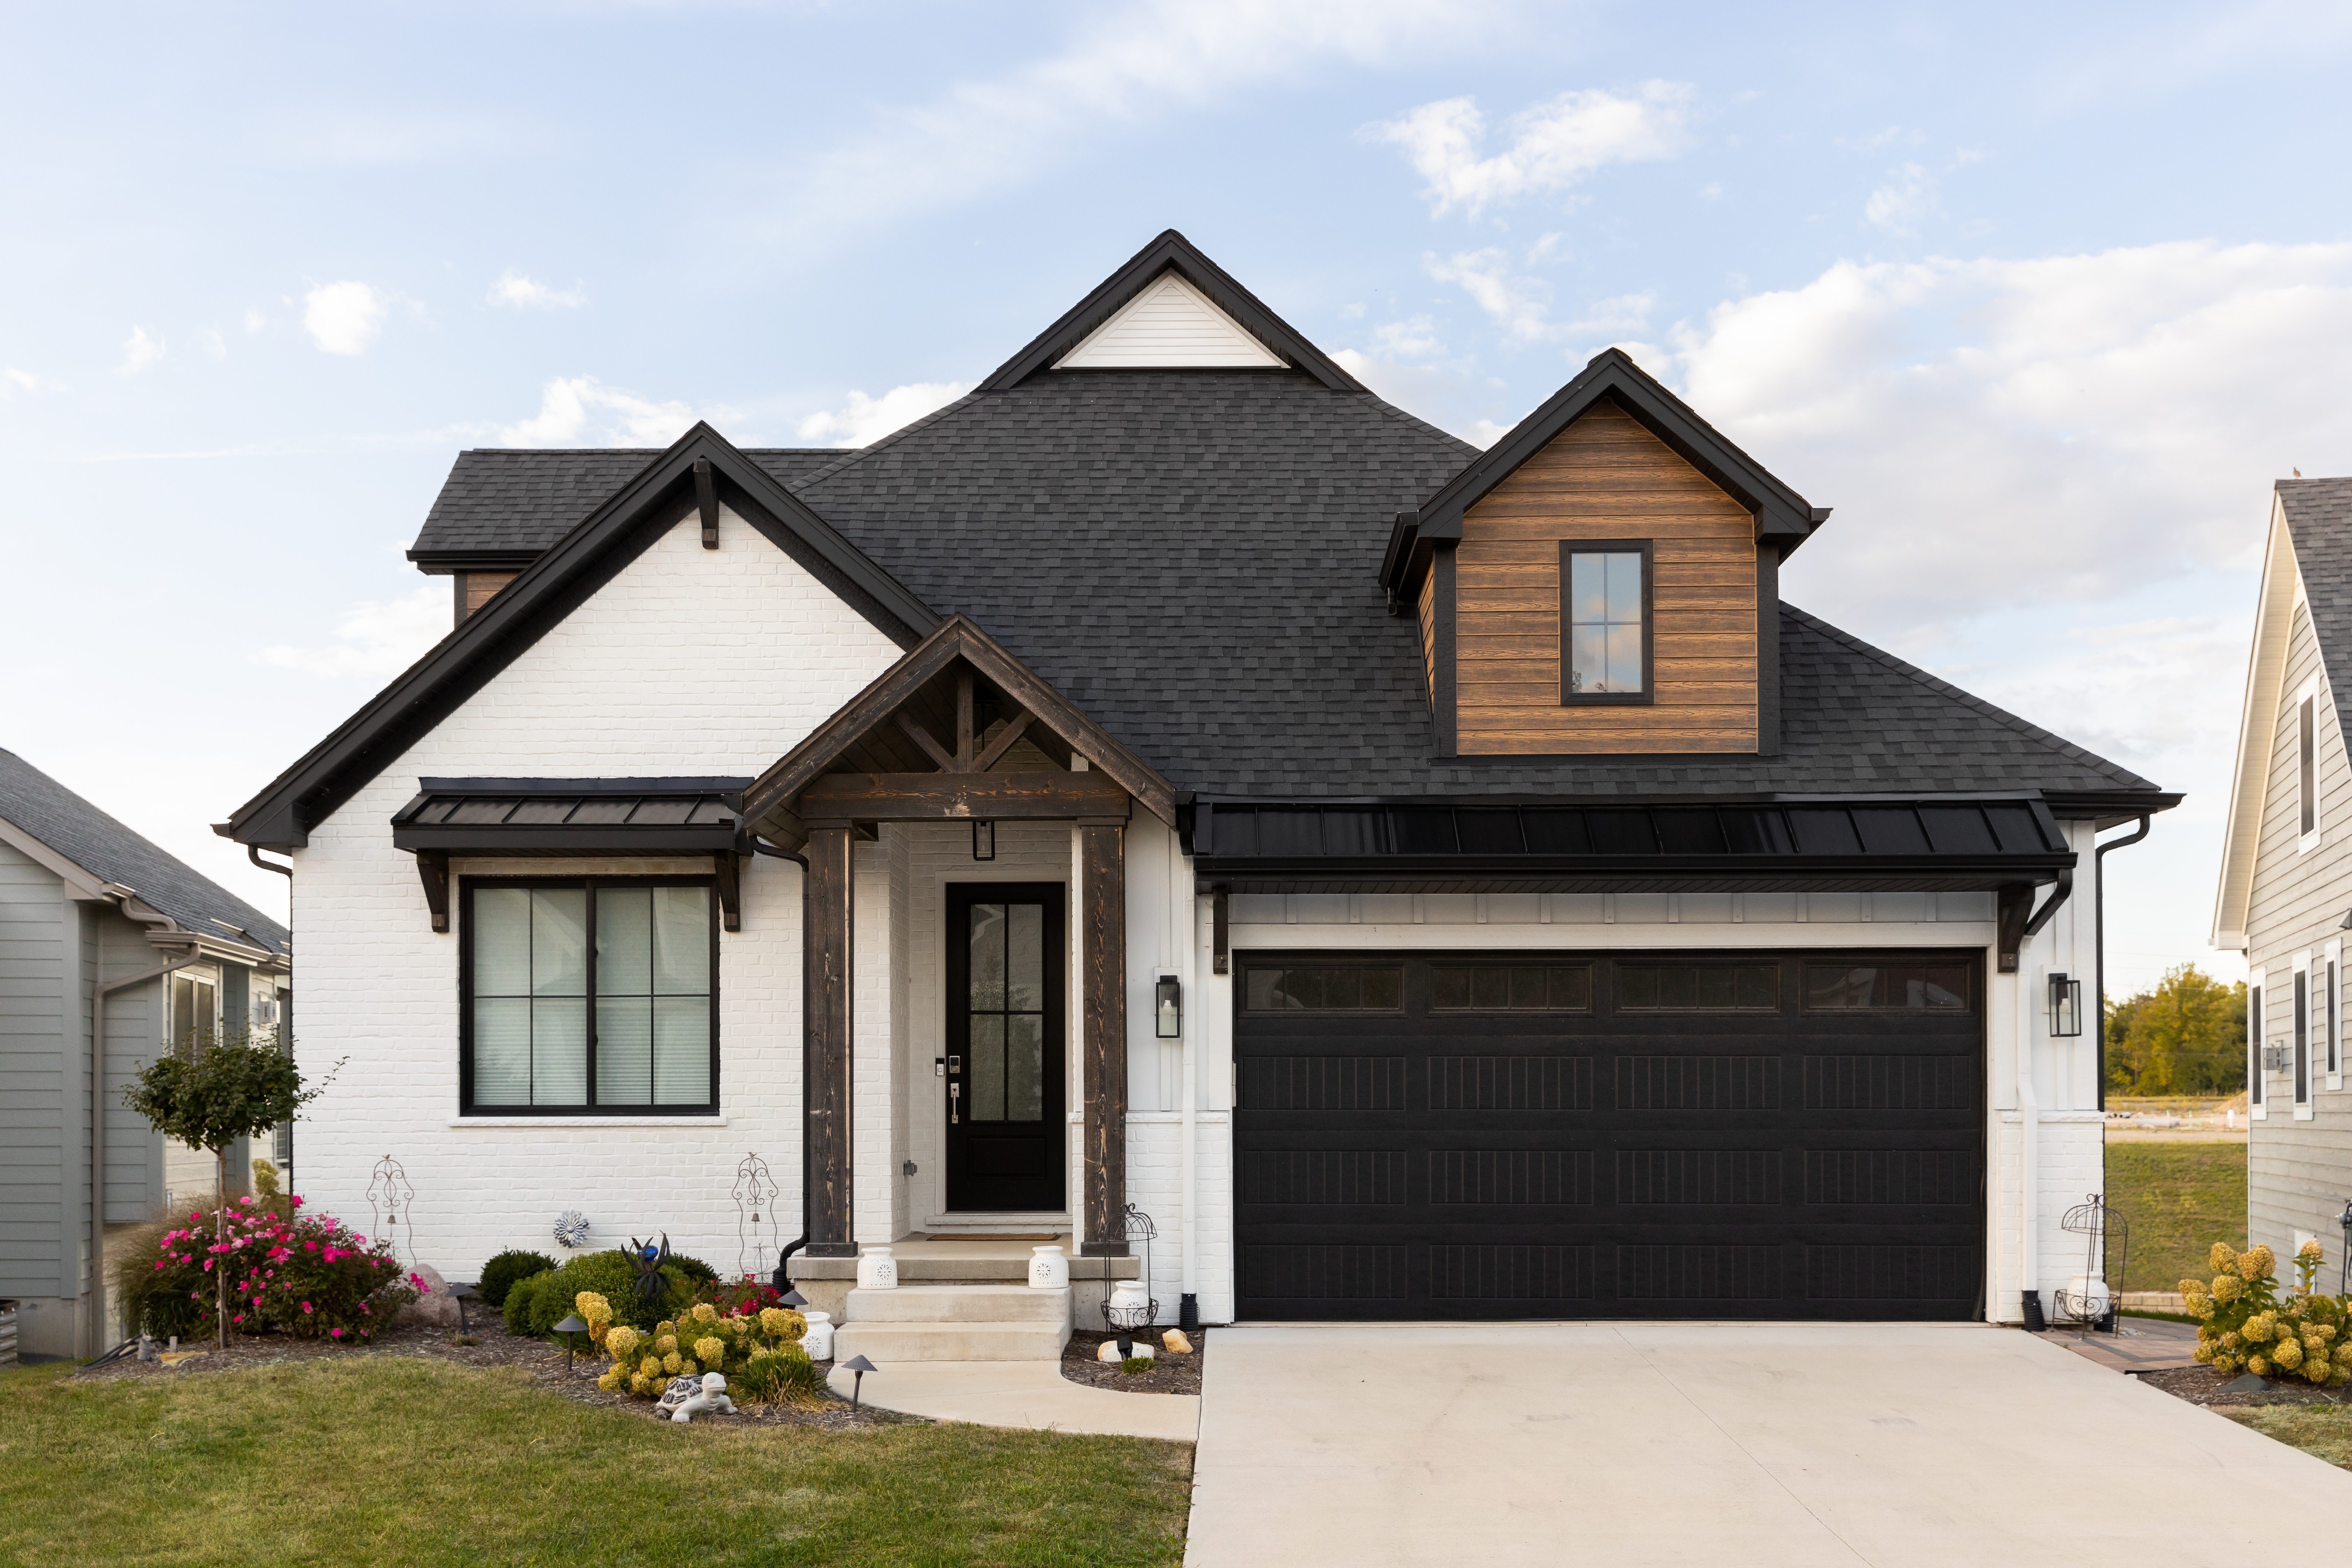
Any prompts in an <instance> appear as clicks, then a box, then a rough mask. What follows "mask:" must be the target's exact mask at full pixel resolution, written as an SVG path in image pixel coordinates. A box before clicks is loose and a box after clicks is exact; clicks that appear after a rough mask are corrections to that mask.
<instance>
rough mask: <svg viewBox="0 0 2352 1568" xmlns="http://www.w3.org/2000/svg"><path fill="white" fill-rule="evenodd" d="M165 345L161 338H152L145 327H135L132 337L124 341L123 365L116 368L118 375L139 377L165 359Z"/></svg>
mask: <svg viewBox="0 0 2352 1568" xmlns="http://www.w3.org/2000/svg"><path fill="white" fill-rule="evenodd" d="M163 353H164V343H163V339H161V338H151V337H149V336H148V335H147V329H146V328H144V327H133V328H131V335H130V336H129V337H127V338H125V339H123V340H122V363H121V364H119V365H117V366H115V367H114V369H115V374H118V375H137V374H139V373H140V372H141V371H142V370H145V369H146V368H147V367H148V366H149V365H152V364H153V363H155V362H156V361H157V360H160V359H162V358H163Z"/></svg>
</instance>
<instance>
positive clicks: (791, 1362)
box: [575, 1292, 819, 1399]
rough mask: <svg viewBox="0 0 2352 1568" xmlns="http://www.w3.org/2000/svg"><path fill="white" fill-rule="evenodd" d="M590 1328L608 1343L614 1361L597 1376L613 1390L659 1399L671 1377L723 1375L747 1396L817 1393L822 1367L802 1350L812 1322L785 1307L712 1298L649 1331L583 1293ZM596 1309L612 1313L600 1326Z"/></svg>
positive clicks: (732, 1388) (730, 1389) (602, 1385)
mask: <svg viewBox="0 0 2352 1568" xmlns="http://www.w3.org/2000/svg"><path fill="white" fill-rule="evenodd" d="M575 1307H576V1310H578V1311H579V1313H580V1315H581V1317H582V1318H583V1319H585V1320H586V1321H588V1322H589V1323H590V1324H591V1325H592V1327H591V1329H590V1332H591V1334H593V1335H594V1336H595V1338H596V1342H598V1343H599V1344H601V1345H603V1346H604V1351H605V1353H607V1354H608V1355H610V1356H611V1357H612V1358H613V1364H612V1365H611V1366H609V1367H607V1368H606V1369H605V1371H604V1376H602V1377H600V1378H598V1379H597V1380H596V1386H597V1387H599V1388H602V1389H604V1390H605V1391H606V1392H607V1393H612V1394H635V1395H636V1396H637V1397H638V1398H640V1399H654V1398H658V1397H659V1396H660V1394H661V1392H662V1390H663V1389H665V1388H667V1387H668V1386H669V1380H670V1379H671V1378H673V1377H694V1376H699V1375H701V1374H702V1373H710V1372H715V1373H722V1374H723V1375H724V1376H725V1377H726V1379H727V1388H728V1392H729V1393H730V1394H735V1395H737V1396H739V1397H741V1398H747V1399H789V1398H807V1397H809V1396H811V1395H813V1394H815V1392H816V1389H817V1386H818V1383H819V1379H818V1377H817V1375H816V1367H815V1365H814V1363H812V1362H811V1361H810V1360H809V1354H808V1352H807V1351H806V1350H804V1349H803V1348H802V1346H801V1338H802V1336H803V1335H804V1334H806V1333H807V1332H808V1320H807V1319H806V1318H803V1316H801V1315H800V1314H799V1313H798V1312H794V1311H790V1310H786V1309H784V1308H782V1307H765V1308H761V1309H759V1310H756V1311H751V1312H722V1311H720V1310H719V1308H718V1307H717V1306H716V1305H715V1304H713V1303H711V1302H709V1301H698V1302H696V1303H695V1304H694V1306H693V1308H692V1309H691V1310H688V1311H687V1312H685V1313H684V1314H682V1315H680V1316H679V1317H678V1318H677V1319H675V1320H672V1319H667V1318H665V1319H663V1320H662V1321H660V1322H658V1323H656V1324H655V1325H654V1327H653V1329H652V1331H650V1332H645V1331H639V1330H637V1329H634V1328H631V1327H630V1326H629V1325H628V1324H626V1323H614V1322H612V1321H611V1320H610V1317H609V1313H610V1308H609V1306H607V1305H606V1303H605V1302H604V1300H602V1299H601V1298H592V1297H591V1296H590V1295H588V1294H587V1293H585V1292H583V1294H582V1295H581V1297H580V1299H579V1300H578V1301H577V1302H576V1303H575ZM592 1307H604V1308H605V1310H606V1312H607V1314H608V1315H607V1317H606V1320H605V1323H604V1327H603V1330H602V1331H601V1332H599V1331H598V1330H597V1328H596V1327H594V1326H593V1325H595V1324H596V1321H597V1320H596V1317H595V1315H594V1313H593V1311H592V1310H591V1309H592Z"/></svg>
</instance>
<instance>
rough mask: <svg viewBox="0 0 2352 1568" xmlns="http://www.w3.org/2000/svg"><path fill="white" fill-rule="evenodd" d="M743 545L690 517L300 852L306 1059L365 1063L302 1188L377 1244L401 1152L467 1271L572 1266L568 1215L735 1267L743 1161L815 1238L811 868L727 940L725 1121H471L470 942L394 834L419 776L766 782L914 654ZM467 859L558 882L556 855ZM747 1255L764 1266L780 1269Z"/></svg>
mask: <svg viewBox="0 0 2352 1568" xmlns="http://www.w3.org/2000/svg"><path fill="white" fill-rule="evenodd" d="M720 540H721V548H720V549H719V550H717V551H706V550H704V549H703V548H702V547H701V542H700V530H699V526H698V522H697V521H694V520H691V519H689V520H688V521H685V522H682V523H680V524H679V525H678V526H677V528H675V529H673V530H672V531H670V532H669V534H668V535H667V536H666V537H665V538H663V539H661V540H659V541H657V542H656V543H655V544H653V545H652V546H651V547H650V548H649V549H648V550H647V551H646V553H645V554H644V555H642V556H640V557H639V558H638V559H637V560H636V561H635V562H633V563H631V564H630V565H628V566H627V567H625V568H624V569H623V570H622V572H621V573H620V574H618V575H617V576H615V577H614V580H613V581H612V582H610V583H608V584H605V585H604V587H603V588H601V589H600V590H598V591H597V593H596V594H595V595H593V596H592V597H591V598H590V599H589V600H588V601H587V602H586V603H585V604H583V605H582V606H581V607H580V608H579V609H577V610H575V611H574V612H573V613H572V616H570V617H568V618H567V619H566V620H565V621H564V622H563V623H562V625H561V626H557V627H556V628H554V629H553V630H552V631H551V632H550V633H549V634H548V635H547V636H546V637H543V638H541V640H540V642H539V643H538V644H537V645H535V646H534V647H531V648H530V649H529V650H528V651H526V652H525V653H524V654H523V655H522V656H521V657H520V658H518V659H516V660H515V662H514V663H513V664H512V665H510V666H509V667H508V668H506V669H505V670H504V671H502V672H501V673H500V674H499V675H498V676H497V677H496V678H494V679H492V680H491V681H490V682H489V683H488V685H487V686H486V687H485V688H484V689H482V690H481V691H480V692H478V693H477V694H476V695H475V696H474V697H473V698H472V699H471V700H468V701H467V703H466V704H465V705H464V706H463V707H462V708H460V709H459V710H457V712H455V713H453V714H451V715H450V716H449V717H448V718H447V719H446V720H444V721H442V722H441V723H440V724H439V725H438V726H437V727H436V729H435V730H434V731H432V732H431V733H430V734H428V735H426V736H425V738H424V739H423V740H421V741H419V742H417V743H416V744H415V745H414V746H412V747H411V748H410V749H409V750H408V752H406V753H405V754H404V755H403V756H402V757H401V758H400V759H399V760H398V761H397V762H395V763H393V764H392V765H391V766H389V767H388V768H386V769H385V770H384V772H383V773H381V774H379V775H378V776H377V777H376V778H375V779H374V780H373V782H372V783H370V784H368V785H366V786H365V787H364V788H362V790H361V791H359V793H358V794H357V795H354V796H353V797H352V799H351V800H349V801H347V802H346V803H344V805H342V806H341V808H340V809H339V810H337V811H336V813H335V814H334V816H331V818H330V819H329V820H327V821H326V822H324V823H322V824H320V825H319V826H317V827H315V828H313V829H312V831H311V834H310V845H309V847H306V848H303V849H300V850H298V851H296V852H295V855H294V860H295V867H296V874H295V879H294V926H295V930H296V931H298V932H299V942H300V943H301V956H300V985H301V990H300V996H299V1005H298V1012H297V1020H298V1023H299V1035H300V1038H299V1045H298V1051H299V1059H300V1061H301V1063H302V1067H303V1069H304V1071H305V1074H306V1075H307V1076H308V1077H309V1078H310V1079H312V1080H313V1081H316V1080H318V1079H321V1078H323V1077H325V1076H326V1074H327V1073H328V1071H329V1070H330V1069H331V1068H333V1067H334V1066H335V1064H336V1063H337V1062H339V1061H340V1062H341V1063H342V1066H341V1069H340V1070H339V1071H337V1072H336V1075H335V1078H334V1081H333V1084H332V1087H331V1089H329V1090H328V1092H327V1094H326V1096H325V1097H324V1098H323V1099H321V1100H319V1101H318V1102H317V1103H316V1104H314V1105H312V1106H311V1107H310V1110H309V1111H308V1112H307V1113H306V1116H305V1118H304V1120H303V1121H302V1123H301V1124H300V1127H299V1131H298V1133H297V1142H296V1151H295V1152H296V1170H297V1175H298V1178H299V1185H300V1188H301V1190H302V1191H303V1192H304V1194H306V1195H308V1196H309V1197H310V1200H311V1202H312V1203H314V1204H316V1205H318V1206H320V1207H321V1208H323V1209H326V1210H328V1211H331V1212H332V1213H334V1214H337V1215H341V1216H343V1217H345V1218H347V1219H349V1220H351V1221H352V1223H353V1224H355V1225H357V1226H360V1227H361V1228H362V1230H368V1229H369V1228H370V1226H372V1223H373V1216H372V1213H371V1211H370V1208H369V1206H368V1203H367V1197H366V1194H367V1186H368V1178H369V1173H370V1171H371V1169H372V1168H373V1164H374V1163H375V1162H376V1161H377V1160H378V1159H380V1158H381V1157H383V1155H386V1154H390V1155H393V1156H394V1157H395V1158H397V1159H398V1160H399V1161H400V1162H401V1163H402V1164H403V1166H404V1169H405V1170H406V1173H407V1175H408V1179H409V1181H410V1183H411V1184H413V1185H414V1186H415V1192H416V1196H415V1204H414V1211H413V1212H414V1215H415V1252H416V1254H417V1256H418V1257H419V1258H422V1259H423V1260H424V1261H425V1262H428V1263H431V1264H433V1265H434V1266H435V1267H436V1268H439V1269H441V1270H442V1271H443V1272H444V1273H445V1274H446V1275H448V1276H449V1277H451V1278H453V1279H464V1278H470V1277H471V1276H472V1275H473V1273H474V1271H475V1270H476V1269H477V1268H478V1267H479V1266H480V1264H481V1262H482V1260H483V1259H484V1258H488V1256H489V1255H490V1254H492V1253H494V1252H497V1251H499V1250H500V1249H501V1248H504V1247H537V1248H538V1249H539V1250H541V1251H543V1252H549V1253H551V1254H553V1253H555V1252H556V1251H558V1249H557V1248H556V1247H554V1245H553V1243H552V1241H551V1238H550V1236H549V1228H550V1226H552V1224H553V1223H554V1219H555V1216H556V1215H557V1214H558V1213H559V1212H561V1211H562V1210H563V1209H566V1208H577V1209H579V1210H581V1211H582V1212H583V1213H584V1214H586V1215H588V1217H589V1219H590V1222H591V1223H592V1225H593V1226H594V1227H595V1228H594V1242H593V1244H594V1245H598V1246H610V1245H613V1244H614V1243H615V1242H618V1241H622V1240H625V1238H626V1237H628V1236H629V1235H630V1234H632V1233H634V1234H636V1235H644V1234H645V1233H646V1232H647V1231H648V1230H657V1229H667V1231H668V1233H669V1236H670V1239H671V1241H672V1243H673V1244H674V1245H675V1246H676V1247H678V1248H679V1249H680V1250H683V1251H686V1252H689V1253H692V1254H694V1255H696V1256H698V1257H700V1258H704V1259H705V1260H706V1261H708V1262H709V1263H710V1264H712V1265H713V1266H714V1267H716V1268H720V1269H721V1270H731V1269H732V1268H734V1267H735V1266H736V1260H737V1256H738V1253H739V1250H740V1242H739V1239H738V1236H737V1229H738V1225H737V1214H736V1206H735V1204H734V1201H733V1199H732V1198H731V1196H730V1189H731V1188H732V1186H733V1184H734V1173H735V1167H736V1164H737V1163H738V1162H740V1160H741V1159H742V1158H743V1156H744V1155H745V1154H747V1153H750V1152H754V1151H756V1152H759V1153H760V1154H761V1156H762V1157H763V1158H764V1159H765V1160H766V1161H767V1163H768V1165H769V1168H770V1169H771V1171H772V1173H773V1174H774V1175H775V1177H776V1179H777V1181H778V1182H779V1183H780V1184H782V1186H783V1188H784V1193H783V1195H782V1198H781V1199H780V1200H779V1201H780V1202H781V1203H782V1205H783V1210H782V1212H783V1213H784V1215H786V1216H787V1218H786V1221H785V1224H784V1225H783V1226H782V1231H783V1234H784V1235H785V1236H786V1237H791V1236H792V1235H793V1234H795V1233H796V1232H797V1231H798V1229H799V1223H798V1216H799V1206H800V1195H799V1185H800V1168H801V1163H800V1129H799V1116H798V1110H799V1104H800V1084H799V1075H800V1000H799V995H798V992H799V983H800V963H801V952H800V930H799V925H800V872H799V869H798V868H795V867H793V866H792V865H791V864H789V863H787V862H782V861H777V860H772V859H755V860H753V861H751V864H750V865H749V866H748V867H747V868H746V869H745V873H744V883H743V929H742V930H741V931H730V932H725V933H722V935H721V938H720V942H719V1039H720V1089H719V1093H720V1110H721V1114H720V1121H719V1124H717V1125H712V1124H709V1123H707V1122H705V1123H691V1122H689V1123H685V1124H676V1123H672V1124H663V1123H662V1122H661V1121H658V1120H657V1119H649V1118H630V1117H621V1118H599V1119H596V1120H594V1121H584V1120H583V1121H572V1122H562V1123H555V1124H550V1123H548V1122H546V1121H536V1122H526V1123H525V1124H523V1125H516V1124H515V1122H516V1121H522V1120H523V1119H514V1120H513V1121H509V1122H507V1123H505V1124H499V1123H497V1122H495V1121H472V1122H468V1123H467V1124H466V1125H462V1126H460V1125H454V1123H457V1121H458V1118H457V936H456V935H455V934H454V933H453V934H450V935H446V936H436V935H435V934H434V932H433V931H432V929H431V927H430V925H429V924H428V922H427V918H426V914H425V900H424V895H423V892H422V890H421V889H420V888H419V885H418V882H417V878H416V869H415V862H414V859H413V858H411V857H410V856H408V855H405V854H402V853H400V852H399V851H397V850H395V849H394V848H393V847H392V836H391V832H390V829H389V826H388V823H389V819H390V818H391V816H392V814H393V812H394V810H395V809H397V808H398V807H399V806H400V805H402V803H404V801H406V800H407V799H408V798H409V797H410V796H411V795H414V794H415V791H416V787H417V786H416V781H417V779H418V778H419V777H421V776H427V775H442V776H461V777H462V776H499V775H526V776H555V777H571V776H595V775H622V776H653V775H664V774H671V775H688V774H751V773H758V772H760V771H761V769H762V768H764V767H766V766H767V765H768V764H769V763H772V762H773V761H774V760H775V759H776V758H777V757H779V756H781V755H782V753H783V752H785V751H787V750H789V749H790V748H791V747H792V746H793V744H794V743H795V742H798V741H799V740H800V739H801V738H802V737H803V736H804V735H805V734H807V733H808V731H810V730H811V729H812V728H813V727H814V725H815V724H816V723H818V722H819V721H822V720H823V719H824V718H825V717H826V716H828V715H829V714H831V713H832V712H833V711H834V710H835V709H837V708H839V707H840V705H841V704H842V703H843V702H844V701H845V700H847V699H848V698H849V697H851V696H852V695H854V694H855V693H856V691H858V690H859V689H862V688H863V687H864V686H866V683H867V682H869V681H871V680H872V679H874V678H875V677H876V676H877V675H878V674H879V673H880V672H881V671H882V670H883V669H885V668H887V667H888V666H889V665H890V664H891V663H892V662H893V661H895V660H896V659H897V658H898V651H899V650H898V648H897V647H895V646H894V645H892V644H891V643H890V642H889V640H888V639H887V638H886V637H883V636H882V635H881V633H879V632H878V631H877V630H875V629H874V627H873V626H871V625H869V624H868V623H867V622H866V621H865V620H864V619H863V618H862V617H860V616H857V615H856V613H855V612H853V611H852V610H850V609H849V608H848V607H847V606H845V605H843V604H842V603H841V602H840V601H839V600H837V599H835V597H834V596H833V595H832V594H831V593H829V592H828V591H827V590H826V589H825V588H824V586H823V585H822V584H818V583H817V582H816V581H815V580H814V578H812V577H810V576H809V575H808V574H807V573H805V572H804V571H803V570H802V569H801V568H800V567H799V566H798V565H796V564H795V563H793V562H792V561H791V560H790V559H789V558H788V557H786V556H785V555H784V554H783V553H782V552H780V551H778V550H777V549H776V548H775V547H774V546H772V544H770V543H769V542H767V541H766V540H765V539H763V538H761V536H760V535H759V534H758V533H757V532H756V531H753V530H752V529H751V527H750V526H749V525H747V524H745V523H743V522H742V521H740V519H738V518H736V517H735V516H734V515H733V514H732V513H728V514H726V515H725V516H724V517H723V518H722V520H721V525H720ZM676 868H677V869H682V870H692V871H708V870H709V861H708V859H707V858H706V859H704V860H701V861H686V862H679V863H677V867H676ZM551 869H553V868H552V867H551V865H550V863H549V862H547V861H545V860H535V861H508V862H465V861H459V862H457V863H456V864H454V865H453V866H452V870H453V872H454V873H456V874H457V875H460V876H462V875H465V874H467V873H469V872H473V873H486V872H489V871H493V870H495V871H499V872H508V873H513V872H521V873H525V874H539V875H545V874H548V873H549V872H550V871H551ZM564 869H565V870H566V871H581V872H591V871H609V872H628V871H644V870H648V869H653V867H650V866H648V865H647V864H646V863H645V862H641V861H632V862H618V863H582V862H567V863H566V864H565V866H564ZM882 951H883V952H885V953H886V954H887V944H886V945H885V946H884V948H883V949H882ZM749 1261H751V1263H752V1266H753V1267H755V1268H761V1269H762V1270H764V1268H767V1267H771V1266H772V1261H773V1260H772V1258H762V1259H752V1260H749Z"/></svg>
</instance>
